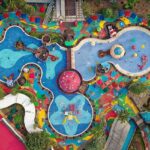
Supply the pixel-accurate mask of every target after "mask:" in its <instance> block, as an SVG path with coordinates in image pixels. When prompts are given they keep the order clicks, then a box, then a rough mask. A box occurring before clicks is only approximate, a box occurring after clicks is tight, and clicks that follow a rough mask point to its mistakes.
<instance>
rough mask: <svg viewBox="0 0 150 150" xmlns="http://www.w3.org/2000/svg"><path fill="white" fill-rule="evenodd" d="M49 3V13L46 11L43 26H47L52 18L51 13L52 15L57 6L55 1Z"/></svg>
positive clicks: (51, 0)
mask: <svg viewBox="0 0 150 150" xmlns="http://www.w3.org/2000/svg"><path fill="white" fill-rule="evenodd" d="M49 2H50V3H49V5H48V7H47V11H46V14H45V18H44V21H43V24H45V25H46V24H47V23H48V21H49V20H50V19H51V18H52V15H51V13H52V11H53V8H54V5H55V0H50V1H49Z"/></svg>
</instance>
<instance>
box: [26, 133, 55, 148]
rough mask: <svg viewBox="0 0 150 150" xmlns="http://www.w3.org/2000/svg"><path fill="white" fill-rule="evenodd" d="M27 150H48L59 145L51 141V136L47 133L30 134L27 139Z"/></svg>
mask: <svg viewBox="0 0 150 150" xmlns="http://www.w3.org/2000/svg"><path fill="white" fill-rule="evenodd" d="M25 145H26V149H27V150H46V149H48V148H50V147H51V146H56V145H57V143H56V142H54V141H53V140H52V139H50V137H49V134H48V133H47V132H45V131H43V132H38V133H30V134H29V133H28V134H27V135H26V137H25Z"/></svg>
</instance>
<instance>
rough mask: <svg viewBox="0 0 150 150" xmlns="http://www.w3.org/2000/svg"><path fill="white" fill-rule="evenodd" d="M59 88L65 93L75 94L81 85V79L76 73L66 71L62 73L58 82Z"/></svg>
mask: <svg viewBox="0 0 150 150" xmlns="http://www.w3.org/2000/svg"><path fill="white" fill-rule="evenodd" d="M58 83H59V86H60V88H61V89H62V90H63V91H64V92H66V93H73V92H76V91H77V90H78V89H79V87H80V85H81V77H80V75H79V73H78V72H76V71H74V70H68V71H64V72H62V74H61V75H60V77H59V80H58Z"/></svg>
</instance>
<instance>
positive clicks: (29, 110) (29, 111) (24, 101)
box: [0, 93, 42, 133]
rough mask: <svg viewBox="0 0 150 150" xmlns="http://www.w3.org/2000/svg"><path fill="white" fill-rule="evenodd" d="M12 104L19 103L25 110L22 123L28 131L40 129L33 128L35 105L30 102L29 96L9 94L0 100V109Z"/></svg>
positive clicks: (38, 129) (38, 130)
mask: <svg viewBox="0 0 150 150" xmlns="http://www.w3.org/2000/svg"><path fill="white" fill-rule="evenodd" d="M13 104H20V105H21V106H23V108H24V110H25V116H24V124H25V127H26V130H27V131H28V132H29V133H32V132H40V131H42V129H40V128H34V124H35V121H34V119H35V113H36V111H35V106H34V104H32V103H31V102H30V98H29V97H28V96H26V95H24V94H20V93H18V94H16V95H12V94H9V95H7V96H5V97H4V98H3V99H1V100H0V109H4V108H7V107H9V106H11V105H13Z"/></svg>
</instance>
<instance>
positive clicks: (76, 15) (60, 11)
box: [53, 0, 84, 21]
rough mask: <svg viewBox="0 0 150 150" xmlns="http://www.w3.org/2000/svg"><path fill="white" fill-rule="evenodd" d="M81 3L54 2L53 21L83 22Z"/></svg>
mask: <svg viewBox="0 0 150 150" xmlns="http://www.w3.org/2000/svg"><path fill="white" fill-rule="evenodd" d="M81 3H82V0H56V5H55V9H54V15H53V20H59V19H62V20H64V21H74V20H84V16H83V12H82V8H81Z"/></svg>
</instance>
